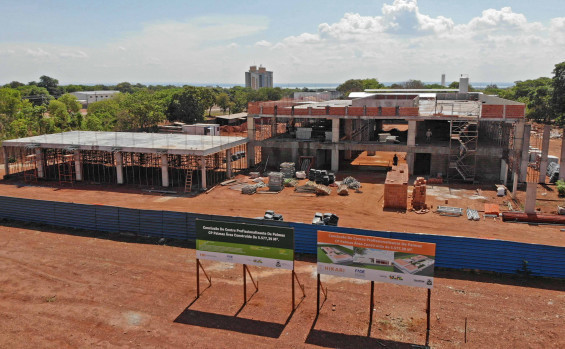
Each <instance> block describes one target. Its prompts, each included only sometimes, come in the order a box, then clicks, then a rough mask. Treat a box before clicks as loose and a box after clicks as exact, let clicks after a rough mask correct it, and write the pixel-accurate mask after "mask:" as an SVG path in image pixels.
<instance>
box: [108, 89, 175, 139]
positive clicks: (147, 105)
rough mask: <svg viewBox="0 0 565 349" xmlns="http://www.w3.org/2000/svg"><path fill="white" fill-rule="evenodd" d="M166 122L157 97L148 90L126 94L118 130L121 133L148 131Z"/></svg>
mask: <svg viewBox="0 0 565 349" xmlns="http://www.w3.org/2000/svg"><path fill="white" fill-rule="evenodd" d="M164 120H165V113H164V110H163V108H162V106H161V105H160V104H159V103H158V101H157V100H156V98H155V95H154V94H153V93H151V92H149V91H148V90H142V91H139V92H135V93H132V94H126V95H125V97H124V98H123V100H122V101H121V102H120V110H119V112H118V115H117V128H118V130H121V131H128V130H138V129H141V130H148V129H150V128H154V127H156V126H157V125H158V124H159V123H160V122H162V121H164Z"/></svg>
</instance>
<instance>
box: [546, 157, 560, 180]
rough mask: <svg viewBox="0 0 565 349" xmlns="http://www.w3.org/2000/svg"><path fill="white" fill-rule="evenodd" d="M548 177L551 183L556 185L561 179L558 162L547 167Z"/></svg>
mask: <svg viewBox="0 0 565 349" xmlns="http://www.w3.org/2000/svg"><path fill="white" fill-rule="evenodd" d="M547 177H549V183H555V182H557V180H558V179H559V164H558V163H557V162H551V163H550V164H549V165H547Z"/></svg>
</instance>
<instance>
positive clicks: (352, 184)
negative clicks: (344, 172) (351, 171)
mask: <svg viewBox="0 0 565 349" xmlns="http://www.w3.org/2000/svg"><path fill="white" fill-rule="evenodd" d="M342 183H343V184H345V185H347V187H348V188H349V189H359V188H361V183H360V182H359V181H358V180H356V179H355V178H353V177H347V178H345V179H344V180H343V181H342Z"/></svg>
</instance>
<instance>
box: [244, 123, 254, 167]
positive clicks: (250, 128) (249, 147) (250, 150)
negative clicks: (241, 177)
mask: <svg viewBox="0 0 565 349" xmlns="http://www.w3.org/2000/svg"><path fill="white" fill-rule="evenodd" d="M247 139H248V140H249V143H247V144H246V150H245V152H246V158H247V167H248V168H251V167H253V166H255V119H254V118H253V116H250V115H248V116H247Z"/></svg>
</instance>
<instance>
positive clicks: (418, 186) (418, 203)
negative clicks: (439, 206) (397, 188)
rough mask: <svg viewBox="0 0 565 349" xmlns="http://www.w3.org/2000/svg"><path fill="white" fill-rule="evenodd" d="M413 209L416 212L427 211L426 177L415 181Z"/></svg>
mask: <svg viewBox="0 0 565 349" xmlns="http://www.w3.org/2000/svg"><path fill="white" fill-rule="evenodd" d="M411 205H412V208H413V209H414V210H415V211H418V210H421V209H426V208H427V206H426V180H425V179H424V177H418V178H416V180H415V181H414V189H413V190H412V203H411Z"/></svg>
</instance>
